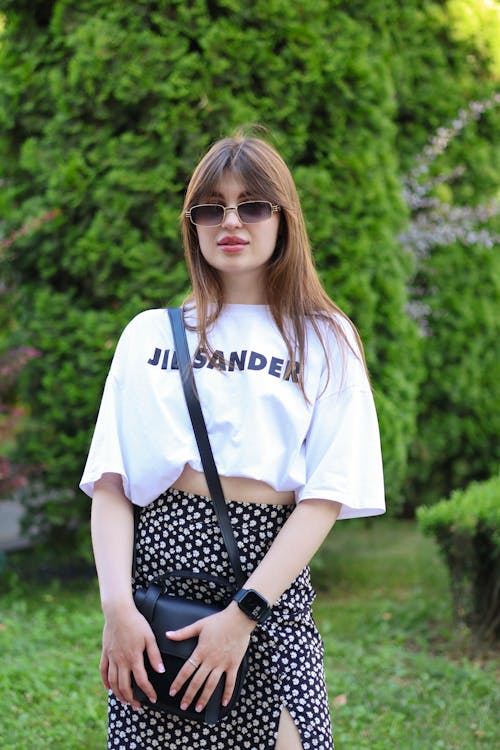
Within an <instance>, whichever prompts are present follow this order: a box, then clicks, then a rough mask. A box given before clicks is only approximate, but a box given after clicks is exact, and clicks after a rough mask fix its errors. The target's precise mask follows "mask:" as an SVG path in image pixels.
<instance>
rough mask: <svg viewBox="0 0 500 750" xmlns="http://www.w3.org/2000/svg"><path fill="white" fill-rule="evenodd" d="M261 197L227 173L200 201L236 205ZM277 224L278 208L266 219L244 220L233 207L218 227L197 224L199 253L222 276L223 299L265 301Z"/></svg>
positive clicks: (259, 302) (235, 301)
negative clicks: (251, 192) (266, 277)
mask: <svg viewBox="0 0 500 750" xmlns="http://www.w3.org/2000/svg"><path fill="white" fill-rule="evenodd" d="M262 199H263V197H262V196H261V195H253V194H249V193H248V191H247V190H246V188H245V185H244V184H243V183H242V182H240V180H239V179H237V178H236V177H234V176H232V175H230V174H228V175H227V176H225V177H224V178H223V180H222V181H221V183H220V184H219V185H218V187H217V190H216V191H214V193H213V194H212V195H210V196H207V198H206V199H205V200H204V201H203V202H204V203H219V204H221V205H222V206H237V205H238V204H239V203H242V202H243V201H251V200H262ZM278 228H279V212H276V213H272V214H271V217H270V218H269V219H266V220H265V221H260V222H258V223H255V224H243V223H242V222H241V221H240V219H239V217H238V214H237V213H236V211H226V213H225V216H224V220H223V222H222V224H220V225H219V226H217V227H200V226H197V227H196V229H197V232H198V240H199V243H200V249H201V252H202V255H203V257H204V258H205V260H206V262H207V263H209V264H210V265H211V266H212V267H213V268H215V269H216V270H217V271H218V273H219V276H220V278H221V280H222V284H223V287H224V301H225V302H233V303H238V302H239V303H243V304H245V303H246V304H262V303H264V302H266V299H265V273H266V266H267V264H268V262H269V259H270V258H271V256H272V254H273V252H274V248H275V246H276V240H277V237H278Z"/></svg>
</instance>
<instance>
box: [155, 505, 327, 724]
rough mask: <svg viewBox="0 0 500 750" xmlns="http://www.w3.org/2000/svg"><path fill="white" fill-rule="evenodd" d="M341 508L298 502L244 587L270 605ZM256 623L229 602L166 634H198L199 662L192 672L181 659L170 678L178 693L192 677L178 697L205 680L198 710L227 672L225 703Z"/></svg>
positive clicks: (190, 693) (187, 699) (185, 699)
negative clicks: (179, 666) (174, 673)
mask: <svg viewBox="0 0 500 750" xmlns="http://www.w3.org/2000/svg"><path fill="white" fill-rule="evenodd" d="M340 509H341V505H340V503H335V502H331V501H328V500H304V501H302V502H301V503H300V504H299V505H298V506H297V508H295V510H294V511H293V513H292V514H291V516H290V517H289V519H288V520H287V521H286V523H285V524H284V526H283V528H282V529H281V531H280V532H279V534H278V535H277V537H276V539H275V540H274V542H273V544H272V545H271V547H270V548H269V550H268V552H267V554H266V555H265V556H264V558H263V559H262V561H261V562H260V564H259V565H258V566H257V568H256V569H255V570H254V572H253V573H252V574H251V576H250V577H249V578H248V580H247V581H246V583H245V588H253V589H255V590H256V591H258V592H259V593H260V594H262V596H264V597H265V598H266V599H267V600H268V601H269V603H270V604H274V603H275V602H276V600H277V599H278V598H279V597H280V596H281V594H282V593H283V592H284V591H285V590H286V589H287V588H288V587H289V586H290V584H291V583H292V581H294V580H295V578H296V577H297V576H298V575H299V573H300V572H301V571H302V570H303V568H304V567H305V566H306V565H307V564H308V563H309V562H310V560H311V559H312V557H313V556H314V554H315V552H316V551H317V550H318V549H319V547H320V546H321V544H322V543H323V541H324V539H325V537H326V536H327V534H328V532H329V531H330V529H331V528H332V526H333V525H334V523H335V521H336V520H337V517H338V515H339V513H340ZM255 626H256V624H255V623H254V622H252V621H251V620H250V619H249V618H248V617H247V616H246V615H245V614H244V613H243V612H242V611H241V610H240V609H239V607H238V605H237V603H236V602H234V601H233V602H231V603H230V604H229V605H228V607H226V609H225V610H223V611H222V612H221V613H219V614H216V615H212V616H211V617H207V618H205V619H203V620H199V621H198V622H196V623H194V624H193V625H190V626H188V627H186V628H182V629H181V630H177V631H175V633H169V638H173V639H175V640H184V639H185V638H191V637H193V636H198V637H199V641H198V645H197V647H196V649H195V651H194V652H193V654H192V660H193V661H194V662H195V663H196V664H199V665H200V666H199V668H198V669H197V670H196V671H194V667H192V666H191V665H190V664H189V663H186V664H185V665H184V666H183V668H182V669H181V670H180V672H179V674H178V675H177V677H176V679H175V680H174V682H173V683H172V688H173V690H174V691H175V692H177V691H178V690H180V688H181V687H182V685H183V684H184V683H185V682H186V680H189V678H190V677H191V678H192V679H191V680H190V682H189V684H188V686H187V688H186V692H185V694H184V696H183V703H182V705H183V707H185V708H187V706H189V705H190V703H191V701H192V700H193V698H194V697H195V695H196V694H197V692H198V690H199V689H200V687H201V685H202V684H203V682H204V681H205V680H206V684H205V688H204V690H203V693H202V695H201V697H200V700H199V701H198V703H197V705H196V709H197V710H200V711H201V710H203V708H204V707H205V705H206V703H207V701H208V699H209V698H210V695H211V694H212V692H213V690H214V689H215V686H216V685H217V683H218V681H219V679H220V677H221V675H222V673H223V672H225V673H226V686H225V690H224V695H223V698H222V702H223V704H225V705H227V703H229V700H230V698H231V695H232V693H233V688H234V684H235V680H236V673H237V671H238V667H239V665H240V663H241V660H242V658H243V655H244V653H245V651H246V649H247V646H248V642H249V639H250V633H251V632H252V630H253V629H254V627H255Z"/></svg>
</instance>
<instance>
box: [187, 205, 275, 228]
mask: <svg viewBox="0 0 500 750" xmlns="http://www.w3.org/2000/svg"><path fill="white" fill-rule="evenodd" d="M279 210H280V207H279V206H276V205H274V204H273V203H270V202H269V201H245V203H238V205H237V206H220V205H219V204H218V203H203V204H201V205H199V206H193V207H192V208H190V209H189V210H188V211H186V213H185V216H186V217H187V218H188V219H191V222H192V223H193V224H195V225H196V226H197V227H218V226H220V225H221V224H222V222H223V221H224V219H225V218H226V212H227V211H236V215H237V216H238V219H239V220H240V221H241V223H242V224H257V223H258V222H259V221H267V219H270V218H271V216H272V215H273V213H276V212H277V211H279Z"/></svg>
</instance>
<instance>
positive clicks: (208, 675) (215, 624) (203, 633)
mask: <svg viewBox="0 0 500 750" xmlns="http://www.w3.org/2000/svg"><path fill="white" fill-rule="evenodd" d="M254 627H255V622H252V620H250V619H249V618H248V617H247V616H246V615H245V614H244V613H243V612H241V610H240V609H239V608H238V605H237V604H236V602H231V603H230V604H229V606H227V607H226V609H224V610H222V612H218V613H217V614H215V615H210V616H209V617H204V618H203V619H202V620H198V621H197V622H194V623H193V624H192V625H188V626H187V627H185V628H181V629H180V630H175V631H173V632H172V631H169V632H167V638H170V639H171V640H174V641H183V640H185V639H186V638H192V637H193V636H197V637H198V644H197V646H196V648H195V650H194V651H193V653H192V654H191V657H190V661H186V663H185V664H184V666H183V667H182V669H181V670H180V671H179V673H178V674H177V676H176V678H175V680H174V681H173V683H172V687H171V690H170V695H175V694H176V693H178V692H179V690H180V689H181V688H182V687H183V685H184V684H185V683H186V682H187V681H188V680H189V684H188V686H187V688H186V692H185V693H184V695H183V697H182V703H181V708H182V709H183V710H185V709H186V708H188V706H190V705H191V703H192V701H193V699H194V698H195V696H196V695H197V693H198V691H199V690H200V688H201V686H202V685H203V684H204V683H205V687H204V689H203V692H202V694H201V696H200V698H199V700H198V702H197V703H196V706H195V709H196V711H203V709H204V708H205V706H206V705H207V703H208V700H209V698H210V696H211V695H212V693H213V691H214V690H215V688H216V687H217V685H218V683H219V680H220V678H221V675H222V674H223V673H224V672H225V673H226V680H225V688H224V693H223V696H222V705H223V706H227V705H228V703H229V701H230V700H231V696H232V694H233V690H234V685H235V682H236V675H237V673H238V668H239V666H240V664H241V662H242V659H243V656H244V655H245V651H246V650H247V648H248V643H249V641H250V634H251V632H252V630H253V629H254Z"/></svg>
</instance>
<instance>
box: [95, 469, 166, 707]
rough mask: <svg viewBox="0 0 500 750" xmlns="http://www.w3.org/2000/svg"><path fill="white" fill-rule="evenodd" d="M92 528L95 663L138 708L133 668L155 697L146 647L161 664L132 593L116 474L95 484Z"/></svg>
mask: <svg viewBox="0 0 500 750" xmlns="http://www.w3.org/2000/svg"><path fill="white" fill-rule="evenodd" d="M91 528H92V544H93V548H94V558H95V563H96V568H97V575H98V579H99V589H100V592H101V605H102V611H103V614H104V619H105V624H104V631H103V639H102V655H101V663H100V667H99V668H100V672H101V677H102V681H103V684H104V687H105V688H106V689H108V690H109V689H110V688H111V690H112V691H113V692H114V694H115V695H116V697H117V698H118V700H120V701H122V702H123V703H131V704H132V705H133V706H134V707H138V706H139V705H140V704H139V703H138V702H137V701H135V700H134V699H133V696H132V688H131V681H130V675H131V672H133V673H134V677H135V680H136V682H137V684H138V685H139V687H141V688H142V689H143V690H144V692H145V693H146V695H147V696H148V697H149V699H150V700H151V701H153V702H154V701H155V700H156V693H155V691H154V689H153V686H152V685H151V683H150V682H149V680H148V678H147V674H146V670H145V668H144V656H143V653H144V651H145V650H146V651H147V654H148V657H149V660H150V662H151V664H152V665H157V666H156V669H157V671H158V672H162V671H164V667H163V662H162V659H161V654H160V652H159V650H158V646H157V644H156V639H155V637H154V635H153V632H152V630H151V628H150V626H149V624H148V623H147V621H146V620H145V619H144V617H143V616H142V615H141V614H140V612H139V611H138V610H137V609H136V607H135V604H134V600H133V597H132V586H131V570H132V548H133V537H134V518H133V508H132V504H131V503H130V501H129V500H128V499H127V498H126V497H125V495H124V493H123V486H122V480H121V477H120V475H119V474H104V475H103V476H102V478H101V479H100V480H99V481H98V482H96V483H95V487H94V494H93V498H92V521H91Z"/></svg>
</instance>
